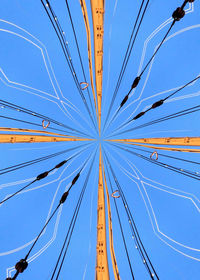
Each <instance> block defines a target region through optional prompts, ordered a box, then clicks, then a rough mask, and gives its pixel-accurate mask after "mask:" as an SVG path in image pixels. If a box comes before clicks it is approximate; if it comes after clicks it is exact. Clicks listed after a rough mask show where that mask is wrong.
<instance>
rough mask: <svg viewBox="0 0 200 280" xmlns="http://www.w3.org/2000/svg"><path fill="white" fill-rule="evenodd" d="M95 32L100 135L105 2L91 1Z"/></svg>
mask: <svg viewBox="0 0 200 280" xmlns="http://www.w3.org/2000/svg"><path fill="white" fill-rule="evenodd" d="M90 2H91V9H92V19H93V31H94V57H95V78H96V90H97V103H98V121H99V133H100V130H101V98H102V81H103V35H104V0H90Z"/></svg>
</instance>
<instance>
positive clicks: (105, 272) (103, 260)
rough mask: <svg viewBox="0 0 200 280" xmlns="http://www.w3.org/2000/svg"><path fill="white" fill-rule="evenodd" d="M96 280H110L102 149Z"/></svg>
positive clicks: (100, 158)
mask: <svg viewBox="0 0 200 280" xmlns="http://www.w3.org/2000/svg"><path fill="white" fill-rule="evenodd" d="M96 250H97V251H96V280H109V279H110V277H109V269H108V257H107V248H106V213H105V197H104V187H103V174H102V157H101V148H100V154H99V182H98V205H97V246H96Z"/></svg>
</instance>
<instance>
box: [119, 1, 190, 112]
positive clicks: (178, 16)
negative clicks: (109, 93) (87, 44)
mask: <svg viewBox="0 0 200 280" xmlns="http://www.w3.org/2000/svg"><path fill="white" fill-rule="evenodd" d="M188 2H189V3H192V2H194V0H186V1H184V2H183V4H182V6H181V7H178V8H177V9H176V10H175V11H174V12H173V14H172V18H173V21H172V23H171V25H170V27H169V29H168V30H167V32H166V34H165V36H164V37H163V39H162V41H161V42H160V44H159V45H158V47H157V49H156V50H155V52H154V53H153V55H152V56H151V58H150V59H149V61H148V62H147V64H146V65H145V67H144V69H143V70H142V72H141V73H140V75H139V76H137V77H136V78H135V79H134V81H133V83H132V85H131V88H130V90H129V92H128V93H127V95H126V96H125V97H124V99H123V100H122V102H121V104H120V107H119V109H118V111H117V114H118V112H119V110H120V109H121V108H122V107H123V106H124V104H125V103H126V102H127V100H128V99H129V95H130V93H131V92H132V90H133V89H135V88H136V87H137V86H138V84H139V82H140V80H141V77H142V76H143V74H144V72H145V71H146V69H147V68H148V66H149V64H150V63H151V62H152V60H153V59H154V58H155V56H156V54H157V53H158V51H159V50H160V48H161V46H162V45H163V43H164V42H165V40H166V38H167V36H168V35H169V33H170V31H171V29H172V27H173V26H174V25H175V23H176V22H177V21H180V20H181V19H182V18H183V17H184V15H185V11H184V7H185V5H186V4H187V3H188ZM115 117H116V116H115Z"/></svg>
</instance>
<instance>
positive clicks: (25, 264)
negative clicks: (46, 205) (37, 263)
mask: <svg viewBox="0 0 200 280" xmlns="http://www.w3.org/2000/svg"><path fill="white" fill-rule="evenodd" d="M61 164H62V163H60V166H62V165H63V164H62V165H61ZM41 175H42V174H41ZM79 176H80V171H79V173H78V174H77V175H76V176H75V177H74V178H73V180H72V182H71V185H70V187H69V189H68V190H67V191H66V192H64V193H63V195H62V197H61V199H60V202H59V204H58V205H57V207H56V208H55V210H54V211H53V213H52V214H51V216H50V217H49V219H48V220H47V222H46V223H45V225H44V227H43V228H42V230H41V231H40V233H39V234H38V236H37V237H36V239H35V241H34V242H33V244H32V246H31V248H30V250H29V251H28V253H27V254H26V256H25V258H24V259H21V260H20V261H19V262H18V263H16V265H15V269H16V273H15V275H14V276H13V278H12V279H11V280H14V279H17V276H18V275H19V274H20V273H23V272H24V270H25V269H26V268H27V267H28V262H27V259H28V257H29V255H30V253H31V251H32V250H33V248H34V247H35V245H36V243H37V241H38V239H39V238H40V236H41V235H42V233H43V232H44V230H45V228H46V227H47V225H48V224H49V223H50V221H51V220H52V218H53V217H54V215H55V214H56V212H57V210H58V209H59V208H60V206H61V205H62V204H63V203H64V202H65V201H66V199H67V197H68V195H69V192H70V190H71V188H72V187H73V186H74V184H75V183H76V182H77V180H78V178H79ZM6 280H10V278H7V279H6Z"/></svg>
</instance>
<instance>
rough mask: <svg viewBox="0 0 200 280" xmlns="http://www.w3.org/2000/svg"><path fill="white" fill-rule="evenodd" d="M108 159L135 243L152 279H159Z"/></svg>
mask: <svg viewBox="0 0 200 280" xmlns="http://www.w3.org/2000/svg"><path fill="white" fill-rule="evenodd" d="M105 156H106V155H105ZM106 160H107V162H108V166H109V168H110V170H111V173H112V176H113V179H114V181H115V183H116V185H117V187H118V191H119V194H120V197H121V198H122V202H123V205H124V209H125V211H126V214H127V218H128V222H129V225H130V228H131V231H132V234H133V237H134V238H135V241H136V242H135V243H136V249H138V251H139V254H140V256H141V259H142V261H143V263H144V265H145V267H146V269H147V272H148V273H149V276H150V277H151V279H155V278H154V276H156V279H158V280H159V277H158V275H157V273H156V270H155V268H154V266H153V264H152V262H151V260H150V258H149V256H148V254H147V251H146V249H145V247H144V245H143V242H142V240H141V238H140V235H139V232H138V229H137V226H136V224H135V221H134V219H133V216H132V213H131V211H130V208H129V205H128V203H127V200H126V197H125V195H124V192H123V190H122V187H121V185H120V184H119V181H118V179H117V177H116V174H115V172H114V170H113V168H112V166H111V164H110V161H109V159H108V157H107V156H106Z"/></svg>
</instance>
